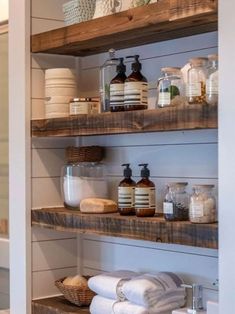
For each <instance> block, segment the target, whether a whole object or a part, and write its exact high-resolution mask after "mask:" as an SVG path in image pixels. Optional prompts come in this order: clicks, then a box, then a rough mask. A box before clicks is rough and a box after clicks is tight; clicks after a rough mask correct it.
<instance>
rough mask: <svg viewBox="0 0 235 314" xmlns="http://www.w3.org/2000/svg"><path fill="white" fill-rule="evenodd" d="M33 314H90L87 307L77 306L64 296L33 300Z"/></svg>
mask: <svg viewBox="0 0 235 314" xmlns="http://www.w3.org/2000/svg"><path fill="white" fill-rule="evenodd" d="M32 314H90V311H89V309H88V308H87V307H77V306H75V305H73V304H71V303H70V302H68V301H66V300H65V298H64V297H62V296H61V297H53V298H47V299H41V300H35V301H33V302H32Z"/></svg>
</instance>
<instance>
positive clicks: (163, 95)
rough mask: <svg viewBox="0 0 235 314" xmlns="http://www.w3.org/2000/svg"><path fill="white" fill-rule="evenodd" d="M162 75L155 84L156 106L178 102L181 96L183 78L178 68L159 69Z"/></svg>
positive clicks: (165, 105) (171, 104) (172, 104)
mask: <svg viewBox="0 0 235 314" xmlns="http://www.w3.org/2000/svg"><path fill="white" fill-rule="evenodd" d="M161 72H162V75H161V77H160V78H159V80H158V85H157V107H160V108H163V107H168V106H174V105H177V104H180V102H181V100H180V96H183V80H182V75H181V70H180V68H177V67H167V68H162V69H161Z"/></svg>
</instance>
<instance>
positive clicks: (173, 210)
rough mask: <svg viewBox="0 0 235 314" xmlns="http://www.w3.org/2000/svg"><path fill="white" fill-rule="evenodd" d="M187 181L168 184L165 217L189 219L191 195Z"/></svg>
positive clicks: (176, 219) (167, 218)
mask: <svg viewBox="0 0 235 314" xmlns="http://www.w3.org/2000/svg"><path fill="white" fill-rule="evenodd" d="M187 185H188V183H186V182H173V183H170V184H168V186H167V193H166V196H165V198H164V202H163V214H164V218H165V219H166V220H168V221H185V220H188V219H189V195H188V193H187V192H186V186H187Z"/></svg>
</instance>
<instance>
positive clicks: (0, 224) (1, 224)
mask: <svg viewBox="0 0 235 314" xmlns="http://www.w3.org/2000/svg"><path fill="white" fill-rule="evenodd" d="M0 234H2V235H8V220H7V219H0Z"/></svg>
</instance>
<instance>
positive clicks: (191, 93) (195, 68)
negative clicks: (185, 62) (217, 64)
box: [187, 58, 208, 104]
mask: <svg viewBox="0 0 235 314" xmlns="http://www.w3.org/2000/svg"><path fill="white" fill-rule="evenodd" d="M207 61H208V60H207V58H192V59H190V60H189V62H190V65H191V68H190V69H189V70H188V83H187V99H188V103H189V104H205V103H206V77H207V70H206V65H207Z"/></svg>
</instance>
